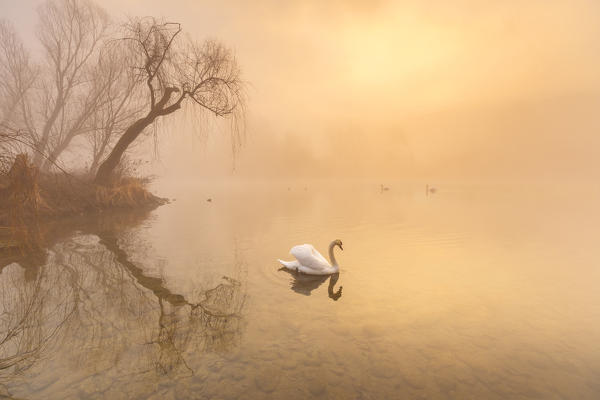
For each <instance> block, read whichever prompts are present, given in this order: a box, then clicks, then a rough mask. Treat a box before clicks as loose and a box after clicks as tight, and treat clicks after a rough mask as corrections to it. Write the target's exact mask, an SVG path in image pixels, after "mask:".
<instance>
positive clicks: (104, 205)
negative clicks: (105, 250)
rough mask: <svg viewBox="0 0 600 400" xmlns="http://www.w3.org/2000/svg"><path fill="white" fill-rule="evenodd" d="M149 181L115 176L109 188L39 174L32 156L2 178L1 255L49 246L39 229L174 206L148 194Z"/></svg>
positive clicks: (66, 176) (22, 157) (59, 175)
mask: <svg viewBox="0 0 600 400" xmlns="http://www.w3.org/2000/svg"><path fill="white" fill-rule="evenodd" d="M148 183H149V180H148V179H144V178H135V177H129V176H121V175H119V174H115V176H114V177H113V179H112V181H111V183H110V185H107V186H104V185H97V184H94V183H93V182H92V181H91V179H90V177H87V176H83V175H82V176H77V175H71V174H67V173H40V171H39V169H38V168H37V167H35V166H34V165H33V164H32V163H31V162H30V161H29V158H28V156H27V154H19V155H17V156H16V157H15V160H14V163H13V164H12V167H11V168H10V170H9V171H8V172H7V173H4V174H2V175H0V252H6V251H8V252H13V251H22V250H25V249H27V250H34V249H36V248H39V247H40V246H41V243H42V242H43V241H44V240H43V239H42V237H41V234H40V229H39V225H40V224H41V223H46V222H48V221H52V220H57V219H63V218H67V217H74V216H75V217H77V216H79V217H86V216H92V215H97V214H101V213H104V212H107V211H113V210H128V211H134V210H136V211H139V210H149V209H154V208H156V207H158V206H161V205H163V204H167V203H168V202H169V200H168V199H165V198H161V197H158V196H156V195H154V194H152V193H151V192H149V191H148V189H147V184H148Z"/></svg>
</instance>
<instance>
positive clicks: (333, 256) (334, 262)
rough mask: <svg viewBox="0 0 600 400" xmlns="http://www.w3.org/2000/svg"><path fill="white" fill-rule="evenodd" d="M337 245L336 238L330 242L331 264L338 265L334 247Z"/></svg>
mask: <svg viewBox="0 0 600 400" xmlns="http://www.w3.org/2000/svg"><path fill="white" fill-rule="evenodd" d="M334 247H335V240H334V241H333V242H331V243H329V260H330V261H331V265H332V266H334V267H337V265H338V264H337V261H336V259H335V254H333V248H334Z"/></svg>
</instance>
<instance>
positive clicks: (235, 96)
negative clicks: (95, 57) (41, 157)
mask: <svg viewBox="0 0 600 400" xmlns="http://www.w3.org/2000/svg"><path fill="white" fill-rule="evenodd" d="M124 33H125V34H124V37H123V38H122V39H121V40H118V41H116V42H114V43H113V45H114V46H117V47H121V48H122V49H124V51H125V53H126V54H127V55H128V62H129V64H128V65H129V67H130V68H131V69H132V71H134V73H135V82H136V85H137V86H138V87H139V86H143V87H144V88H145V94H144V98H143V99H138V100H139V101H141V102H143V103H145V107H146V110H147V111H146V112H145V114H144V115H142V116H141V117H139V118H138V119H136V120H135V121H134V122H133V123H132V124H131V125H129V126H128V127H127V129H125V131H124V132H123V133H122V135H121V136H120V137H119V139H118V141H117V142H116V144H115V145H114V147H113V148H112V150H111V152H110V154H109V155H108V156H107V158H106V159H105V160H104V161H103V163H102V164H101V165H100V167H99V168H98V172H97V173H96V177H95V182H96V183H97V184H101V185H106V184H108V183H109V182H110V180H111V175H112V173H113V171H114V170H115V168H116V167H117V165H118V164H119V162H120V160H121V157H122V156H123V154H124V153H125V151H126V150H127V149H128V148H129V146H130V145H131V144H132V143H133V142H134V141H135V140H136V139H137V138H138V137H139V136H140V134H141V133H142V132H143V131H144V129H145V128H147V127H148V126H150V125H152V124H153V123H154V122H155V121H156V120H157V119H158V118H159V117H162V116H166V115H169V114H172V113H174V112H176V111H178V110H180V109H181V108H182V106H183V105H184V102H189V103H190V105H193V106H196V107H197V108H196V109H197V110H200V111H202V110H204V111H208V112H210V113H212V114H214V115H215V116H217V117H224V116H234V117H235V116H236V115H238V113H239V112H241V110H242V108H243V98H242V94H243V84H242V81H241V77H240V69H239V67H238V64H237V62H236V59H235V57H234V56H233V54H232V52H231V51H230V50H228V49H227V48H225V47H224V46H223V45H221V44H220V43H218V42H216V41H213V40H207V41H204V42H202V43H197V42H195V41H192V40H190V39H189V38H186V37H185V36H184V35H182V29H181V25H180V24H179V23H172V22H161V21H158V20H156V19H155V18H151V17H147V18H140V19H132V20H131V21H130V22H129V23H128V24H126V25H125V26H124Z"/></svg>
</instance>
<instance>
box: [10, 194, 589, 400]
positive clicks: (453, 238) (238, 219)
mask: <svg viewBox="0 0 600 400" xmlns="http://www.w3.org/2000/svg"><path fill="white" fill-rule="evenodd" d="M160 191H161V192H160V193H159V194H169V195H171V196H173V197H176V198H177V200H176V201H174V202H173V203H172V204H170V205H167V206H163V207H160V208H158V209H156V210H154V211H152V212H151V213H150V214H149V215H146V214H144V213H138V214H136V215H122V214H121V215H118V214H117V215H114V216H113V215H105V216H102V217H99V218H97V219H96V220H95V221H92V222H90V221H85V222H75V223H73V227H72V228H70V230H69V229H66V230H65V231H66V233H65V232H63V233H61V234H57V233H55V231H51V233H49V234H48V235H49V236H52V238H51V239H52V240H51V245H50V249H49V250H48V252H47V255H45V256H40V255H24V256H22V257H16V258H14V259H10V260H7V261H4V262H3V263H2V264H0V265H4V267H2V269H1V273H0V290H1V296H2V302H1V307H2V316H1V318H2V319H0V343H2V345H1V346H0V384H1V386H0V395H2V394H4V395H7V393H6V392H8V393H10V395H11V396H14V397H15V398H27V399H78V398H85V399H88V398H91V399H93V398H111V399H129V398H134V399H135V398H140V399H146V398H154V399H185V398H198V399H208V398H211V399H216V398H221V399H261V398H286V399H306V398H328V399H332V398H339V399H383V398H407V399H410V398H415V399H420V398H422V399H436V398H439V399H451V398H456V399H469V398H472V399H483V398H485V399H506V398H511V399H530V398H543V399H597V398H600V341H599V340H598V338H600V291H599V290H598V289H597V287H598V282H599V281H600V267H599V265H600V263H599V261H600V248H599V246H598V245H597V241H598V240H599V238H600V213H598V212H597V205H598V204H600V190H598V188H595V187H593V188H590V187H589V186H588V187H585V188H583V187H577V186H575V185H571V186H569V187H568V188H565V187H560V186H548V185H546V186H543V185H538V186H531V185H527V186H526V185H496V186H494V185H440V187H439V190H438V192H437V193H435V194H433V195H429V196H427V195H426V194H425V192H424V189H423V188H422V187H421V185H418V186H416V185H401V184H395V185H391V190H390V191H387V192H383V193H382V192H380V191H379V185H378V184H366V183H360V184H359V183H355V184H350V183H348V184H336V185H333V184H328V183H326V182H320V183H315V182H313V183H310V182H309V183H306V182H302V183H297V182H296V183H294V184H290V185H289V187H288V185H287V184H286V185H281V184H264V183H262V184H261V183H257V184H253V185H248V184H247V185H239V184H233V183H230V184H216V183H203V184H195V185H190V184H186V185H183V184H179V185H178V184H166V183H165V184H163V185H162V186H161V187H160ZM208 198H211V200H212V201H210V202H208V201H206V200H207V199H208ZM336 238H339V239H341V240H342V241H343V242H344V251H343V252H339V253H338V261H339V262H340V265H341V271H340V273H339V275H338V276H334V277H331V278H329V277H324V278H310V277H303V276H294V275H292V274H290V273H287V272H285V271H280V270H279V266H278V264H277V262H276V259H277V258H282V259H290V257H291V256H289V255H288V254H287V253H288V251H289V248H290V247H292V246H293V245H295V244H300V243H305V242H308V243H312V244H314V245H315V246H316V247H317V248H318V249H319V250H320V251H321V252H322V253H324V254H326V249H327V244H328V243H329V242H330V241H331V240H333V239H336ZM342 287H343V289H342ZM7 334H10V335H9V338H8V339H7V340H4V342H2V338H4V337H5V336H7Z"/></svg>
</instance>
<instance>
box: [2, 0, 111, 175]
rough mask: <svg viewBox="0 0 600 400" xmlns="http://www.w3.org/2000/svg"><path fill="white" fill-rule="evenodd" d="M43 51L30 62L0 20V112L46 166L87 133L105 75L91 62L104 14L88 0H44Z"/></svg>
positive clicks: (40, 32) (103, 34)
mask: <svg viewBox="0 0 600 400" xmlns="http://www.w3.org/2000/svg"><path fill="white" fill-rule="evenodd" d="M38 11H39V24H38V30H37V34H38V35H37V36H38V39H39V41H40V44H41V45H42V46H41V47H42V54H41V57H40V59H39V60H36V61H37V62H34V61H33V60H32V58H31V56H30V54H29V52H28V51H27V49H26V48H25V47H24V46H23V44H22V42H21V41H20V39H19V38H18V36H17V35H16V33H15V31H14V29H13V28H12V26H11V25H10V24H9V23H7V22H4V21H3V22H0V94H1V95H2V99H1V100H0V110H1V111H0V113H1V115H0V117H2V118H3V119H2V122H3V124H4V125H7V126H11V127H13V128H14V129H16V130H18V131H19V132H21V133H23V136H24V139H26V140H25V141H26V142H27V144H28V145H29V146H30V147H31V148H33V149H34V152H33V153H34V154H33V159H34V163H35V164H36V165H37V166H41V167H44V168H48V167H49V166H50V165H52V164H53V163H54V162H55V161H56V159H57V158H58V156H59V155H60V154H61V153H62V152H63V151H64V150H65V149H66V148H67V147H68V146H69V144H70V143H71V141H72V140H73V138H74V137H76V136H78V135H81V134H83V133H86V132H87V130H86V127H87V124H88V120H89V118H90V116H91V115H92V112H93V110H95V109H96V108H97V107H100V106H101V101H102V99H103V96H102V93H103V91H104V90H106V81H105V80H102V79H98V77H99V75H98V69H97V68H96V67H95V64H96V62H97V57H98V54H99V49H100V47H101V45H102V44H103V43H104V40H105V39H106V38H107V34H108V28H109V18H108V15H107V14H106V12H104V10H102V9H101V8H100V7H98V6H97V5H95V4H94V3H92V2H91V1H89V0H48V1H46V2H45V3H43V4H42V5H41V6H40V8H39V10H38Z"/></svg>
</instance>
